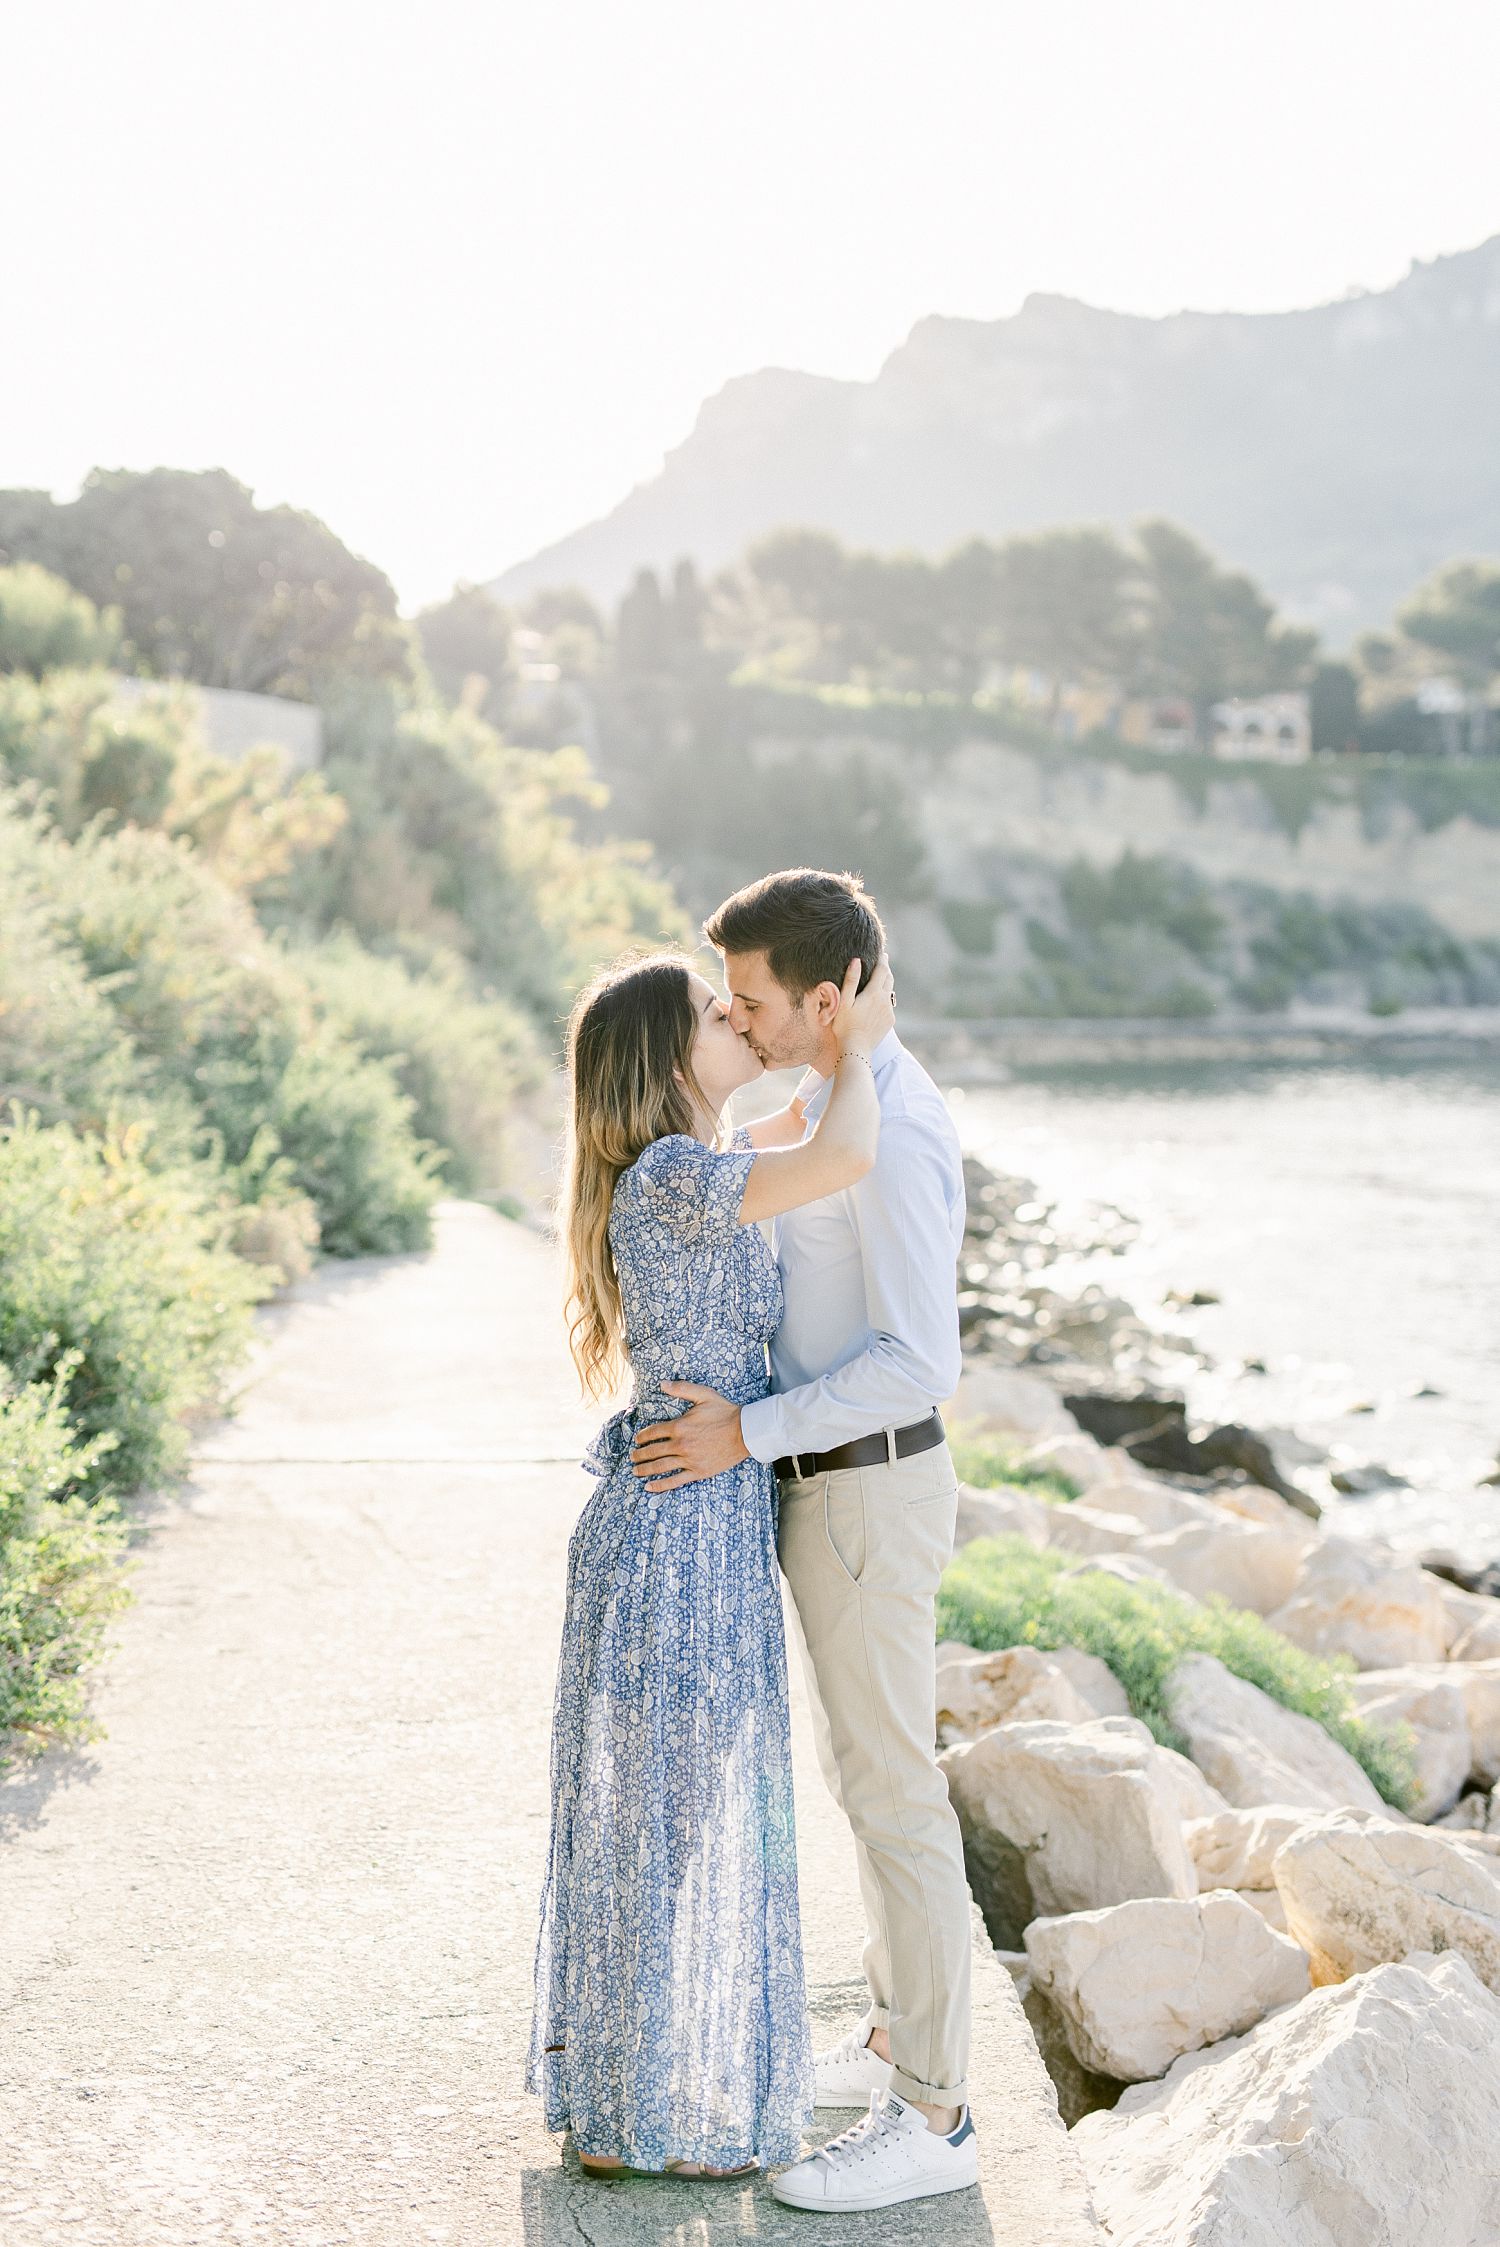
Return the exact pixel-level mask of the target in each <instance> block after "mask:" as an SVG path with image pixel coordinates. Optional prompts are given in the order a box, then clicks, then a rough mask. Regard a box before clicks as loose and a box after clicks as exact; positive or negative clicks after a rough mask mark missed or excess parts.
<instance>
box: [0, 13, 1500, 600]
mask: <svg viewBox="0 0 1500 2247" xmlns="http://www.w3.org/2000/svg"><path fill="white" fill-rule="evenodd" d="M1497 76H1500V7H1497V6H1496V0H1427V5H1426V6H1425V7H1424V8H1422V9H1421V10H1418V9H1416V8H1415V7H1411V6H1408V5H1402V6H1399V7H1398V6H1394V5H1391V4H1389V0H1256V4H1255V5H1254V6H1246V7H1229V6H1227V5H1224V4H1222V0H1031V4H1029V5H1026V6H1016V5H1010V4H1007V0H752V4H743V0H630V4H625V0H542V4H539V5H535V6H525V7H522V6H518V5H515V4H514V0H488V4H486V5H459V4H456V0H422V4H421V5H408V4H404V0H402V4H397V0H299V4H298V5H296V6H293V5H291V4H290V0H242V4H241V5H239V6H236V7H229V6H225V5H221V4H220V5H216V4H215V0H207V4H205V0H131V4H130V5H128V6H122V5H121V4H120V0H48V4H47V5H46V6H45V7H40V6H31V7H23V6H21V5H20V0H12V4H11V5H10V6H9V7H7V8H5V9H4V11H3V16H0V173H3V186H4V203H5V210H6V222H5V225H4V228H3V232H0V316H3V318H4V320H5V322H6V334H5V339H4V350H3V354H0V485H15V484H33V485H42V486H47V487H50V488H52V489H53V490H56V491H58V492H60V493H67V492H68V491H70V490H71V489H73V488H76V486H77V483H78V481H79V479H80V478H81V476H82V475H83V474H84V473H85V472H86V470H87V469H88V468H89V467H90V466H91V465H92V464H93V463H95V462H96V461H97V462H103V463H105V464H107V465H110V466H127V467H149V466H152V465H154V464H156V463H158V462H169V463H172V464H174V465H180V466H187V467H205V466H209V465H215V464H222V465H223V466H225V467H227V468H230V469H232V470H234V471H235V473H236V474H238V475H239V476H241V477H243V478H244V479H245V480H246V481H247V482H248V483H250V484H252V485H253V486H254V487H255V489H256V491H257V493H258V495H259V496H260V497H261V499H262V500H267V501H269V500H279V499H289V500H293V501H295V502H297V503H298V504H299V505H302V506H305V507H310V508H312V509H313V510H314V511H315V512H317V513H319V514H321V515H323V516H324V517H325V518H326V519H327V520H328V521H329V522H330V523H331V524H332V525H333V527H334V528H335V529H336V530H337V531H338V532H339V533H340V534H341V535H342V536H343V537H344V538H345V539H347V540H348V542H349V543H350V544H351V545H352V546H354V547H356V548H357V549H359V550H360V551H361V552H363V553H366V554H368V555H369V556H370V557H371V558H372V559H373V560H375V561H377V562H379V563H380V564H382V565H383V567H384V568H386V569H387V570H388V571H389V572H390V573H391V575H392V576H393V577H394V578H395V580H396V583H397V586H398V588H399V590H400V592H401V594H402V597H403V599H404V600H405V601H406V602H408V603H415V602H418V601H421V600H426V599H430V598H433V597H435V596H437V595H439V594H441V593H443V592H445V591H446V590H447V588H448V586H449V585H450V584H451V583H452V581H453V580H454V578H456V577H481V576H485V575H489V574H492V573H493V572H495V571H497V570H498V569H500V568H501V567H503V566H504V565H505V564H506V563H508V562H511V561H514V560H517V559H519V558H520V557H521V556H523V555H524V554H526V553H528V552H530V551H531V550H532V549H534V548H535V547H536V546H538V545H540V544H542V543H543V542H544V541H546V540H547V539H549V538H553V537H556V536H559V535H561V534H562V533H563V532H564V531H567V530H570V529H572V528H573V527H574V526H575V525H576V524H578V523H580V522H582V521H584V520H585V519H587V518H588V517H590V516H592V515H595V514H599V513H602V512H603V511H604V510H605V509H606V508H608V507H609V506H610V505H612V504H613V502H614V501H615V500H616V499H618V498H619V497H621V496H622V494H623V493H624V491H625V490H626V488H627V487H628V486H629V485H630V484H631V483H633V482H636V481H638V480H639V479H641V478H642V477H644V476H647V475H649V474H650V473H651V471H652V470H653V469H654V467H655V466H656V464H657V462H658V461H659V459H660V457H661V454H662V453H663V451H664V450H665V449H667V448H668V447H669V446H671V445H674V444H676V443H677V442H678V441H679V440H680V439H681V438H682V437H683V436H684V435H685V434H686V432H687V430H688V428H689V426H690V425H691V422H692V419H693V415H694V413H695V411H696V408H697V406H698V403H699V401H700V400H701V399H702V398H703V397H704V396H705V395H706V394H707V393H709V392H711V391H713V390H715V389H717V388H718V386H719V385H720V384H721V383H723V382H724V381H725V380H726V379H727V378H728V377H730V376H731V375H734V374H738V373H742V372H745V371H747V370H749V369H752V368H755V367H758V366H762V365H765V364H768V363H774V364H782V365H789V366H797V367H806V368H811V369H814V370H816V371H819V372H823V373H829V374H842V375H854V376H860V377H869V376H870V375H873V374H874V372H875V371H876V369H877V367H878V366H879V364H880V362H881V360H882V359H883V358H884V357H885V356H886V354H887V353H888V352H889V351H890V350H892V349H893V348H894V347H895V345H896V344H898V343H899V342H900V341H901V339H902V338H903V336H904V335H905V334H906V332H907V330H908V329H909V328H910V326H911V325H912V323H913V321H915V320H917V319H919V318H920V317H921V316H922V315H923V314H924V313H928V312H947V313H962V314H968V315H972V316H975V317H978V318H994V317H996V316H998V315H1000V314H1003V313H1007V312H1011V311H1014V310H1015V308H1016V307H1017V306H1018V305H1019V303H1020V301H1021V299H1022V298H1023V297H1024V296H1025V295H1026V294H1027V292H1028V291H1029V290H1032V289H1047V290H1060V291H1063V292H1066V293H1068V294H1072V295H1077V296H1082V297H1086V298H1088V299H1090V300H1092V301H1094V302H1096V303H1102V304H1108V305H1114V306H1118V307H1121V308H1124V309H1127V310H1133V311H1140V312H1149V313H1160V312H1167V311H1171V310H1174V309H1176V308H1177V307H1179V306H1182V305H1197V306H1205V307H1216V306H1233V307H1237V308H1241V309H1247V310H1249V309H1263V308H1275V307H1285V306H1291V305H1297V304H1308V303H1315V302H1318V301H1320V300H1322V299H1325V298H1328V297H1331V296H1337V295H1340V294H1341V293H1342V292H1343V291H1344V290H1346V289H1348V288H1350V287H1355V286H1363V287H1379V286H1382V285H1384V284H1386V283H1388V282H1390V281H1392V280H1394V279H1396V278H1397V277H1398V276H1399V275H1400V274H1401V273H1402V272H1403V271H1404V270H1405V269H1406V267H1407V265H1408V264H1409V263H1410V261H1411V259H1412V258H1413V257H1424V258H1426V257H1432V256H1434V255H1436V254H1439V253H1441V252H1443V251H1447V250H1455V249H1460V248H1466V247H1468V246H1469V245H1471V244H1472V243H1474V242H1476V241H1479V240H1482V239H1483V238H1484V237H1485V236H1486V235H1488V234H1491V233H1494V232H1496V231H1500V137H1497V135H1496V132H1495V106H1494V105H1495V87H1496V83H1497Z"/></svg>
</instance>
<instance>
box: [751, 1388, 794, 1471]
mask: <svg viewBox="0 0 1500 2247" xmlns="http://www.w3.org/2000/svg"><path fill="white" fill-rule="evenodd" d="M740 1441H741V1442H742V1443H743V1444H744V1446H745V1449H746V1450H747V1451H748V1452H749V1454H750V1456H751V1458H752V1459H759V1460H760V1461H761V1463H762V1464H763V1465H764V1466H767V1467H770V1466H774V1465H775V1463H776V1461H777V1460H778V1459H781V1458H784V1457H785V1455H786V1448H787V1447H786V1443H785V1441H784V1439H783V1434H782V1426H781V1399H780V1398H779V1397H757V1399H756V1401H755V1403H754V1404H742V1405H741V1406H740Z"/></svg>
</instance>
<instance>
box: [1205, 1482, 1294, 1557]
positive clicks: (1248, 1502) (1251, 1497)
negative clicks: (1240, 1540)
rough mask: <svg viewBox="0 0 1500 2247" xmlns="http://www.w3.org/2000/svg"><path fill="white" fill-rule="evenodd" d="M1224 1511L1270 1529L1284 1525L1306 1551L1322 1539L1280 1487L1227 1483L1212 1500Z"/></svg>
mask: <svg viewBox="0 0 1500 2247" xmlns="http://www.w3.org/2000/svg"><path fill="white" fill-rule="evenodd" d="M1210 1503H1211V1504H1213V1505H1214V1506H1216V1507H1217V1508H1218V1509H1219V1510H1220V1511H1221V1512H1222V1513H1226V1514H1233V1515H1234V1516H1235V1517H1236V1519H1237V1520H1240V1521H1258V1522H1260V1523H1261V1524H1262V1525H1263V1526H1264V1527H1265V1528H1267V1529H1280V1530H1282V1531H1284V1533H1285V1534H1286V1535H1287V1536H1288V1537H1294V1538H1295V1539H1296V1540H1297V1542H1298V1544H1299V1545H1300V1546H1301V1548H1302V1551H1303V1552H1304V1553H1306V1552H1308V1551H1310V1550H1311V1548H1312V1547H1313V1546H1314V1545H1315V1544H1316V1543H1317V1541H1318V1532H1317V1530H1316V1529H1315V1528H1314V1526H1313V1524H1312V1523H1311V1522H1310V1521H1309V1520H1308V1518H1307V1516H1306V1514H1304V1513H1300V1512H1299V1511H1298V1509H1297V1508H1296V1507H1295V1506H1289V1505H1288V1504H1287V1502H1286V1500H1285V1499H1284V1498H1283V1497H1282V1496H1281V1495H1280V1493H1279V1492H1278V1491H1275V1490H1267V1489H1266V1488H1265V1487H1264V1485H1263V1484H1261V1483H1258V1482H1231V1483H1225V1484H1224V1485H1223V1486H1222V1487H1221V1488H1220V1489H1218V1490H1215V1492H1214V1493H1213V1497H1212V1499H1211V1501H1210Z"/></svg>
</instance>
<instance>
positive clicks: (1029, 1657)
mask: <svg viewBox="0 0 1500 2247" xmlns="http://www.w3.org/2000/svg"><path fill="white" fill-rule="evenodd" d="M1096 1713H1097V1712H1096V1711H1095V1710H1094V1708H1093V1706H1092V1704H1091V1703H1090V1702H1088V1701H1086V1700H1085V1699H1084V1697H1083V1695H1082V1694H1081V1693H1080V1692H1079V1690H1078V1688H1077V1686H1076V1685H1074V1684H1073V1682H1072V1680H1071V1678H1070V1677H1069V1676H1068V1673H1067V1671H1066V1670H1065V1669H1064V1668H1063V1666H1062V1664H1061V1663H1060V1662H1056V1661H1054V1660H1053V1659H1052V1657H1051V1656H1050V1655H1047V1654H1043V1653H1041V1652H1039V1651H1038V1649H1037V1648H1036V1647H1034V1646H1006V1647H1002V1648H1001V1649H1000V1651H999V1652H998V1653H995V1654H980V1653H977V1652H975V1651H974V1650H973V1649H972V1648H969V1649H965V1651H964V1653H963V1654H962V1655H960V1656H958V1657H956V1658H955V1657H954V1656H953V1655H951V1654H950V1656H949V1658H948V1660H946V1661H942V1662H939V1664H938V1667H937V1733H938V1738H939V1740H941V1741H942V1743H943V1745H944V1747H950V1746H951V1745H952V1744H953V1742H954V1741H955V1740H972V1739H975V1738H977V1736H978V1735H979V1734H980V1733H981V1732H988V1731H990V1730H991V1729H992V1727H993V1726H995V1725H997V1724H1022V1723H1027V1722H1035V1721H1037V1720H1040V1719H1042V1718H1052V1719H1054V1720H1055V1721H1056V1722H1057V1723H1059V1724H1087V1723H1089V1722H1090V1720H1091V1719H1092V1718H1093V1717H1094V1715H1095V1714H1096Z"/></svg>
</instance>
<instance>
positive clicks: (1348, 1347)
mask: <svg viewBox="0 0 1500 2247" xmlns="http://www.w3.org/2000/svg"><path fill="white" fill-rule="evenodd" d="M939 1073H940V1074H941V1072H939ZM952 1098H953V1106H954V1114H955V1116H956V1118H957V1120H958V1123H959V1128H960V1130H961V1132H962V1134H963V1137H964V1141H965V1144H966V1145H967V1146H968V1147H969V1148H970V1149H972V1151H973V1152H974V1153H975V1154H977V1155H981V1156H983V1157H985V1158H986V1159H987V1160H988V1161H991V1162H993V1163H994V1164H996V1165H997V1167H999V1168H1001V1169H1005V1170H1009V1171H1015V1172H1019V1173H1022V1174H1024V1175H1026V1176H1029V1177H1032V1178H1035V1179H1036V1180H1037V1182H1038V1184H1039V1185H1040V1186H1041V1187H1042V1188H1043V1189H1044V1190H1045V1192H1046V1193H1047V1195H1048V1197H1049V1198H1053V1197H1056V1198H1057V1199H1058V1200H1059V1201H1060V1202H1061V1203H1062V1204H1063V1207H1064V1212H1065V1214H1072V1215H1076V1216H1078V1217H1079V1218H1080V1220H1082V1219H1083V1216H1084V1211H1085V1207H1086V1205H1087V1204H1089V1203H1093V1202H1106V1203H1113V1204H1115V1205H1116V1206H1117V1207H1119V1208H1120V1209H1122V1210H1125V1211H1127V1212H1128V1213H1129V1214H1130V1215H1131V1216H1133V1217H1134V1218H1136V1219H1138V1220H1139V1222H1140V1234H1139V1238H1138V1239H1137V1240H1136V1241H1135V1243H1134V1244H1133V1245H1132V1246H1131V1247H1130V1248H1128V1249H1127V1250H1126V1252H1125V1253H1124V1254H1123V1255H1119V1256H1108V1257H1103V1258H1095V1259H1092V1260H1090V1259H1087V1258H1083V1259H1077V1258H1075V1259H1072V1260H1070V1261H1069V1262H1068V1263H1067V1264H1066V1265H1065V1266H1064V1267H1063V1268H1061V1269H1060V1271H1059V1273H1058V1275H1057V1281H1058V1284H1059V1285H1063V1286H1067V1285H1070V1284H1071V1282H1072V1280H1074V1279H1077V1280H1079V1281H1082V1280H1083V1279H1084V1278H1097V1279H1100V1280H1102V1281H1103V1283H1104V1284H1105V1285H1106V1286H1108V1287H1109V1288H1110V1289H1111V1290H1112V1292H1114V1293H1116V1294H1120V1295H1124V1296H1126V1297H1127V1298H1128V1299H1129V1300H1131V1301H1132V1302H1134V1303H1136V1304H1138V1305H1139V1306H1140V1307H1141V1308H1142V1309H1143V1310H1145V1311H1147V1312H1148V1313H1149V1314H1150V1315H1151V1316H1152V1317H1153V1318H1154V1319H1156V1320H1158V1321H1159V1322H1160V1323H1163V1324H1166V1325H1170V1326H1175V1327H1176V1328H1177V1329H1178V1330H1179V1331H1181V1332H1183V1333H1185V1334H1187V1335H1188V1336H1190V1337H1191V1339H1192V1340H1193V1341H1194V1342H1195V1343H1198V1344H1200V1345H1201V1346H1202V1348H1203V1349H1204V1350H1206V1351H1207V1352H1208V1353H1209V1355H1210V1356H1211V1357H1212V1358H1213V1359H1214V1361H1215V1365H1214V1368H1213V1370H1211V1371H1209V1372H1205V1373H1201V1374H1190V1375H1189V1378H1188V1381H1187V1384H1186V1387H1187V1394H1188V1400H1189V1404H1190V1407H1191V1408H1192V1409H1193V1410H1194V1411H1195V1412H1198V1413H1201V1414H1202V1415H1204V1416H1205V1417H1212V1418H1215V1419H1234V1420H1244V1421H1247V1422H1249V1423H1250V1424H1251V1425H1252V1426H1258V1427H1262V1428H1269V1427H1290V1428H1295V1429H1298V1430H1300V1431H1301V1432H1303V1433H1305V1434H1306V1435H1307V1436H1309V1437H1310V1438H1311V1439H1313V1440H1315V1441H1316V1442H1318V1443H1320V1444H1323V1445H1326V1446H1328V1447H1329V1448H1330V1449H1332V1450H1333V1451H1334V1453H1335V1454H1336V1456H1338V1457H1340V1458H1346V1459H1348V1460H1349V1461H1351V1462H1353V1461H1364V1460H1373V1461H1378V1462H1379V1463H1380V1464H1381V1465H1384V1466H1387V1467H1389V1468H1391V1469H1393V1470H1396V1471H1397V1472H1399V1473H1402V1474H1404V1475H1405V1476H1406V1477H1407V1478H1408V1481H1409V1484H1410V1487H1408V1488H1405V1489H1400V1490H1395V1491H1387V1492H1382V1493H1381V1494H1380V1495H1378V1496H1375V1497H1369V1498H1362V1499H1356V1500H1346V1501H1342V1502H1336V1507H1335V1511H1336V1514H1337V1516H1338V1517H1339V1518H1338V1526H1339V1527H1341V1528H1348V1529H1368V1530H1370V1531H1372V1532H1376V1533H1379V1534H1381V1535H1386V1536H1391V1537H1394V1538H1396V1539H1397V1540H1398V1541H1399V1542H1401V1543H1408V1542H1410V1543H1413V1544H1428V1543H1442V1544H1446V1545H1449V1546H1451V1547H1453V1548H1454V1549H1455V1550H1457V1551H1459V1552H1460V1553H1462V1554H1463V1555H1464V1556H1465V1557H1466V1558H1471V1559H1476V1560H1482V1559H1489V1558H1493V1557H1496V1556H1500V1489H1484V1488H1481V1487H1479V1485H1480V1478H1481V1477H1482V1476H1484V1475H1486V1474H1488V1473H1492V1472H1493V1471H1494V1468H1495V1463H1496V1456H1497V1453H1500V1060H1495V1059H1485V1060H1480V1061H1475V1062H1472V1063H1452V1064H1449V1063H1443V1064H1434V1063H1430V1062H1428V1063H1422V1064H1417V1065H1412V1066H1409V1067H1402V1066H1401V1065H1399V1064H1396V1065H1393V1064H1385V1065H1351V1066H1321V1065H1315V1066H1309V1065H1301V1066H1296V1065H1282V1066H1275V1065H1264V1064H1262V1065H1257V1066H1242V1065H1234V1064H1226V1063H1217V1062H1212V1061H1209V1062H1203V1063H1193V1064H1188V1065H1178V1064H1174V1065H1170V1066H1166V1065H1161V1066H1156V1065H1152V1066H1138V1067H1133V1068H1116V1069H1111V1070H1109V1071H1108V1072H1105V1071H1103V1070H1094V1069H1074V1070H1057V1071H1054V1072H1049V1073H1048V1074H1046V1075H1045V1076H1043V1075H1041V1074H1039V1073H1036V1072H1026V1073H1025V1074H1020V1073H1018V1074H1017V1076H1016V1078H1015V1079H1014V1080H1013V1081H1012V1082H1011V1083H1009V1084H1007V1085H1005V1086H1003V1087H1000V1088H997V1089H991V1088H986V1089H984V1090H982V1091H981V1090H974V1089H971V1090H969V1091H967V1092H964V1091H958V1090H955V1091H954V1093H953V1095H952ZM1195 1289H1203V1290H1207V1291H1209V1292H1211V1293H1213V1294H1216V1295H1218V1296H1219V1297H1220V1298H1221V1300H1220V1302H1219V1303H1218V1304H1216V1305H1212V1306H1208V1307H1205V1308H1203V1309H1199V1310H1193V1311H1187V1312H1178V1313H1173V1312H1171V1311H1168V1310H1165V1309H1163V1307H1162V1304H1163V1298H1164V1296H1165V1295H1166V1294H1167V1293H1168V1292H1169V1291H1172V1290H1182V1291H1187V1292H1191V1291H1192V1290H1195ZM1251 1358H1259V1359H1262V1360H1264V1362H1265V1365H1266V1369H1267V1370H1266V1372H1265V1373H1264V1374H1256V1373H1252V1372H1247V1371H1245V1370H1244V1361H1245V1360H1246V1359H1251ZM1422 1387H1431V1388H1433V1389H1435V1390H1437V1391H1439V1392H1440V1393H1439V1394H1438V1395H1436V1396H1418V1395H1417V1394H1416V1392H1417V1391H1418V1390H1419V1389H1420V1388H1422ZM1360 1404H1367V1405H1373V1407H1374V1410H1373V1411H1366V1412H1359V1411H1356V1410H1354V1409H1353V1408H1354V1407H1355V1406H1357V1405H1360Z"/></svg>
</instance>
